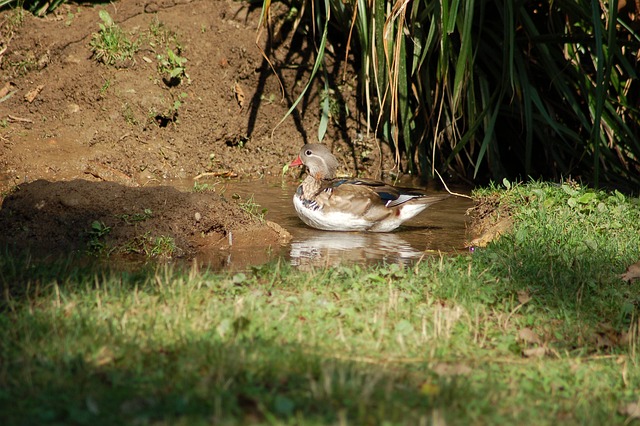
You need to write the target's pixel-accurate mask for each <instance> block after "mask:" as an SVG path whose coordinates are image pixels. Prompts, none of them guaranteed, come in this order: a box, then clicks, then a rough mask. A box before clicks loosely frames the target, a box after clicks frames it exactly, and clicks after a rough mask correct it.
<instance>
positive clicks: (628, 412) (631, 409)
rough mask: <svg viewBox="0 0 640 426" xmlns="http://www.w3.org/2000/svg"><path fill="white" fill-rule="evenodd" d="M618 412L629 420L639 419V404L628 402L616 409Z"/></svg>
mask: <svg viewBox="0 0 640 426" xmlns="http://www.w3.org/2000/svg"><path fill="white" fill-rule="evenodd" d="M618 412H619V413H620V414H622V415H623V416H627V417H629V418H631V419H640V404H638V403H637V402H630V403H628V404H626V405H623V406H621V407H620V408H618Z"/></svg>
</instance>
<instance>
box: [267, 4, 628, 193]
mask: <svg viewBox="0 0 640 426" xmlns="http://www.w3.org/2000/svg"><path fill="white" fill-rule="evenodd" d="M294 3H295V7H296V10H299V11H301V13H303V14H306V17H305V16H302V17H300V19H299V20H300V21H303V20H304V19H307V20H309V21H311V22H313V25H314V26H315V27H314V28H315V31H314V32H313V34H314V35H315V37H316V38H317V39H316V45H317V46H322V49H321V50H320V51H319V52H318V53H319V54H318V55H317V61H318V62H319V63H324V61H325V59H326V58H325V57H324V52H325V49H324V47H325V46H326V44H327V40H329V43H330V40H332V38H334V37H335V38H340V39H348V40H349V41H350V42H349V43H348V44H347V45H346V48H344V49H343V50H347V49H350V50H351V51H352V52H355V53H356V56H357V58H358V60H357V69H358V72H359V86H360V93H361V99H362V102H361V106H362V109H363V110H364V112H365V114H366V117H367V121H368V125H369V128H370V129H372V130H374V131H375V132H376V135H377V136H379V137H381V138H382V139H384V140H385V141H387V142H389V143H390V144H391V145H392V146H393V147H394V148H395V152H396V160H397V161H398V163H400V160H401V158H404V160H405V161H404V162H403V164H405V167H406V169H407V170H410V171H420V172H422V173H426V174H429V173H430V169H431V168H433V167H436V166H438V167H440V166H445V167H446V168H448V169H449V171H451V172H454V173H456V174H458V175H459V176H462V177H464V178H468V179H477V178H479V177H485V178H486V177H490V178H494V179H502V178H504V177H517V176H520V177H523V178H526V177H527V176H543V177H548V178H554V177H555V178H558V177H560V176H568V175H573V176H579V177H581V178H584V179H586V180H589V181H591V182H593V183H595V184H596V185H597V184H599V183H602V182H609V183H612V182H617V183H620V182H622V181H626V183H633V184H638V183H640V142H639V136H640V125H639V124H640V120H639V111H638V107H639V101H640V86H639V85H640V83H639V81H638V73H637V71H636V68H637V61H638V58H639V54H640V53H639V50H638V46H639V45H640V43H639V42H640V36H639V33H638V28H639V27H640V25H639V22H640V21H639V18H638V13H640V11H639V10H635V6H636V5H635V3H634V4H631V2H630V4H628V5H626V6H625V4H623V3H619V2H618V1H616V0H612V1H609V2H605V1H599V2H598V1H585V0H582V1H555V2H551V3H547V2H541V1H525V0H516V1H513V0H482V1H475V0H441V1H432V0H416V1H409V0H397V1H395V2H389V1H380V0H346V1H343V0H339V1H336V0H312V1H301V2H294ZM269 6H270V2H265V3H264V4H263V9H268V8H269ZM623 6H624V7H623ZM292 7H293V5H292ZM341 53H342V54H344V55H345V57H346V56H347V54H348V52H346V51H345V52H336V56H339V55H340V54H341ZM316 69H317V64H316ZM324 84H326V83H324ZM319 134H320V136H322V135H323V132H320V133H319Z"/></svg>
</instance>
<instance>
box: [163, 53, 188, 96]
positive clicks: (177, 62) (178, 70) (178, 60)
mask: <svg viewBox="0 0 640 426" xmlns="http://www.w3.org/2000/svg"><path fill="white" fill-rule="evenodd" d="M157 59H158V73H160V75H161V76H162V81H164V83H165V84H166V85H167V86H170V87H173V86H177V85H179V84H180V83H182V82H183V80H185V79H186V80H187V82H189V81H190V79H189V74H187V68H186V65H185V64H186V63H187V58H183V57H181V56H180V55H179V54H178V53H175V52H174V51H173V50H172V49H169V48H168V49H167V56H166V57H165V56H164V55H158V56H157Z"/></svg>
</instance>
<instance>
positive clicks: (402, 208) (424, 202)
mask: <svg viewBox="0 0 640 426" xmlns="http://www.w3.org/2000/svg"><path fill="white" fill-rule="evenodd" d="M297 166H304V167H305V168H306V171H307V177H306V178H305V179H304V180H303V181H302V183H301V184H300V185H299V186H298V188H297V189H296V192H295V193H294V195H293V206H294V208H295V210H296V213H297V215H298V217H299V218H300V219H301V220H302V222H304V223H305V224H306V225H308V226H310V227H312V228H316V229H320V230H324V231H369V232H391V231H393V230H395V229H397V228H398V227H399V226H400V225H401V224H402V223H403V222H405V221H407V220H409V219H411V218H412V217H414V216H416V215H418V214H419V213H421V212H422V211H424V210H425V209H426V208H427V207H429V206H430V205H432V204H434V203H436V202H439V201H442V200H443V199H445V198H447V197H448V194H427V192H425V191H423V190H421V189H415V188H402V187H397V186H393V185H389V184H386V183H384V182H380V181H377V180H371V179H363V178H352V177H347V178H343V177H336V171H337V169H338V160H337V159H336V157H335V156H334V155H333V154H332V153H331V151H330V150H329V148H328V147H327V146H326V145H324V144H319V143H309V144H306V145H304V146H303V147H302V149H301V150H300V153H299V154H298V157H297V158H296V159H295V160H293V161H292V162H291V163H290V164H289V167H297Z"/></svg>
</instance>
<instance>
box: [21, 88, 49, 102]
mask: <svg viewBox="0 0 640 426" xmlns="http://www.w3.org/2000/svg"><path fill="white" fill-rule="evenodd" d="M42 89H44V84H41V85H39V86H37V87H34V88H33V89H31V90H29V91H28V92H27V94H26V95H24V100H25V101H27V102H29V103H31V102H33V101H34V100H35V99H36V97H37V96H38V94H39V93H40V92H42Z"/></svg>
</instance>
